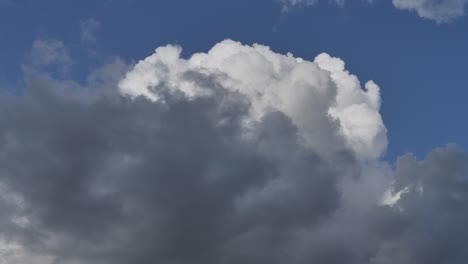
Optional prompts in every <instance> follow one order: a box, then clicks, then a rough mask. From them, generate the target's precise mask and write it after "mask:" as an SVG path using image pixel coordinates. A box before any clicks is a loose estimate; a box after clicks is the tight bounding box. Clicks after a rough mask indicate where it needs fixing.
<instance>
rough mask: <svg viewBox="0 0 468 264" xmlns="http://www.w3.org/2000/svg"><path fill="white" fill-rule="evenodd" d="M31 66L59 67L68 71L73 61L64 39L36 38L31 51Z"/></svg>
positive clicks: (63, 70)
mask: <svg viewBox="0 0 468 264" xmlns="http://www.w3.org/2000/svg"><path fill="white" fill-rule="evenodd" d="M30 60H31V66H33V67H35V68H42V67H52V66H55V67H58V69H59V70H60V71H62V72H66V71H67V70H68V68H69V66H70V64H71V63H72V62H73V60H72V59H71V57H70V56H69V55H68V51H67V50H66V48H65V45H64V44H63V42H62V41H60V40H56V39H36V40H35V41H34V42H33V45H32V49H31V53H30Z"/></svg>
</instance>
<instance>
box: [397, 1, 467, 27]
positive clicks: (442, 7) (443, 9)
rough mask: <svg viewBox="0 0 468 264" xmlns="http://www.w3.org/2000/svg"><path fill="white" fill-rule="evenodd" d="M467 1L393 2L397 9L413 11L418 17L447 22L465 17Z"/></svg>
mask: <svg viewBox="0 0 468 264" xmlns="http://www.w3.org/2000/svg"><path fill="white" fill-rule="evenodd" d="M466 4H468V1H467V0H442V1H440V0H422V1H421V0H393V5H394V6H395V7H396V8H398V9H405V10H412V11H415V12H416V13H417V14H418V15H419V16H420V17H423V18H429V19H433V20H436V21H437V22H448V21H451V20H453V19H454V18H457V17H460V16H463V15H465V6H466Z"/></svg>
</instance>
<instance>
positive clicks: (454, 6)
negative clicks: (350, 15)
mask: <svg viewBox="0 0 468 264" xmlns="http://www.w3.org/2000/svg"><path fill="white" fill-rule="evenodd" d="M278 1H280V2H281V3H283V10H284V11H287V10H289V9H290V8H292V7H300V6H311V5H315V4H316V3H317V2H318V1H319V0H278ZM365 1H367V2H375V1H378V0H365ZM333 2H336V3H337V4H338V5H343V4H344V3H345V2H346V1H345V0H334V1H333ZM392 3H393V5H394V6H395V7H396V8H398V9H403V10H410V11H415V12H416V13H417V14H418V15H419V16H420V17H423V18H428V19H433V20H435V21H437V22H447V21H450V20H452V19H454V18H457V17H460V16H463V15H464V14H465V6H466V4H467V3H468V0H392Z"/></svg>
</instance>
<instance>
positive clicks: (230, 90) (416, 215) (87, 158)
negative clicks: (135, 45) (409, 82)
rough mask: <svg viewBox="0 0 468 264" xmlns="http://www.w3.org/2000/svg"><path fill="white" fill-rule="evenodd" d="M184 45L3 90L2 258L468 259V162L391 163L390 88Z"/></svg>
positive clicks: (322, 65)
mask: <svg viewBox="0 0 468 264" xmlns="http://www.w3.org/2000/svg"><path fill="white" fill-rule="evenodd" d="M180 52H181V48H180V47H177V46H170V45H169V46H165V47H160V48H158V49H157V50H156V51H155V53H154V54H153V55H151V56H149V57H147V58H146V59H144V60H142V61H140V62H138V63H137V64H135V65H134V66H132V67H131V68H130V70H129V71H127V70H126V69H127V68H128V67H129V66H128V65H127V64H126V63H125V62H123V61H121V60H119V59H115V60H112V61H109V62H108V64H106V65H104V66H103V67H101V68H99V69H96V70H95V71H94V72H93V73H91V74H90V76H89V78H88V83H86V84H79V83H76V82H74V81H72V80H66V81H64V80H55V79H54V78H52V77H50V76H48V75H47V74H40V75H35V74H34V73H31V74H29V75H27V76H26V86H27V89H26V93H25V95H24V96H23V97H19V98H11V97H8V98H7V97H5V96H2V97H0V100H1V102H0V112H1V113H2V114H1V115H0V128H1V129H0V182H1V183H2V185H1V188H2V189H1V194H2V196H1V198H0V213H1V214H2V219H1V220H0V249H2V248H3V249H5V252H8V254H2V255H0V258H3V259H2V260H3V261H4V262H8V263H14V262H13V260H14V259H15V258H16V259H20V262H21V261H22V262H23V263H26V262H27V263H35V262H32V261H29V260H34V261H36V263H40V264H51V263H54V264H57V263H58V264H60V263H72V264H74V263H77V264H97V263H99V264H111V263H112V264H120V263H122V264H124V263H141V264H146V263H155V262H156V263H177V264H179V263H180V264H182V263H187V264H195V263H204V264H210V263H213V264H217V263H226V264H230V263H260V264H262V263H296V264H302V263H304V264H305V263H340V264H343V263H345V264H354V263H356V264H357V263H369V264H371V263H372V264H387V263H395V262H396V263H403V264H405V263H410V262H409V261H411V263H412V264H413V263H414V264H419V263H421V264H422V263H428V260H427V259H426V258H425V257H424V255H423V254H422V253H423V249H424V248H425V247H429V248H433V249H436V248H437V246H442V247H439V249H440V250H438V251H437V250H433V251H432V252H430V253H431V254H433V255H432V256H433V257H434V259H433V260H434V261H436V260H437V262H436V263H444V262H450V261H452V260H453V261H452V262H451V263H461V260H466V256H465V255H463V254H465V251H464V248H463V245H465V244H466V241H465V240H466V239H465V237H467V236H466V235H465V234H464V233H463V232H456V231H457V229H458V228H460V229H461V228H462V227H461V223H464V221H463V220H465V217H466V216H465V214H464V212H465V211H467V210H465V208H464V204H465V203H463V201H464V200H463V199H465V195H466V194H468V193H467V192H468V190H466V188H465V187H464V184H466V179H465V178H464V177H466V175H467V174H466V172H467V171H466V167H467V162H466V161H467V160H466V154H465V153H464V152H463V151H461V150H459V149H457V148H456V147H454V146H448V147H447V148H443V149H438V150H435V151H434V152H433V153H432V154H430V155H429V156H428V158H427V159H426V160H425V161H423V162H417V161H415V160H414V158H411V156H404V157H402V158H401V159H400V160H399V161H398V163H397V166H396V169H395V170H393V169H392V168H391V166H389V165H388V164H386V163H385V162H382V161H380V156H381V154H382V153H383V152H384V151H385V147H386V143H387V140H386V135H385V126H384V125H383V122H382V120H381V118H380V115H379V107H380V95H379V88H378V86H377V85H376V84H375V83H373V82H368V83H367V84H366V85H365V86H364V87H363V88H362V87H361V85H360V83H359V80H358V78H357V77H356V76H354V75H352V74H350V73H349V72H348V71H346V70H345V64H344V62H343V61H342V60H340V59H338V58H333V57H331V56H329V55H327V54H320V55H319V56H317V57H316V58H315V60H314V61H307V60H304V59H301V58H296V57H294V56H293V55H292V54H287V55H282V54H278V53H275V52H273V51H272V50H271V49H270V48H268V47H266V46H262V45H253V46H248V45H242V44H240V43H238V42H234V41H231V40H226V41H223V42H221V43H218V44H217V45H215V46H214V47H213V48H212V49H211V50H210V51H209V52H207V53H197V54H194V55H192V56H191V57H190V58H187V59H184V58H181V57H180ZM117 76H120V78H118V77H117ZM402 190H404V191H402ZM396 193H401V195H400V197H399V199H394V201H393V203H391V205H385V203H383V202H382V199H384V194H387V195H390V196H395V194H396ZM427 217H429V218H427ZM443 231H447V232H448V234H449V235H450V237H452V238H453V241H451V242H450V244H449V245H447V246H444V245H443V243H445V240H444V237H443V235H444V234H445V233H444V232H443ZM427 234H430V235H431V236H432V235H433V237H431V238H433V239H427ZM441 243H442V245H441ZM448 246H450V248H449V247H448ZM0 252H1V251H0ZM13 253H14V254H13ZM15 254H16V255H15ZM13 256H14V257H13ZM445 260H447V261H445ZM41 261H42V262H41ZM405 261H406V262H405ZM457 261H458V262H457ZM429 263H430V262H429Z"/></svg>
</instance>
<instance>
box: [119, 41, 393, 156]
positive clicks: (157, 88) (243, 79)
mask: <svg viewBox="0 0 468 264" xmlns="http://www.w3.org/2000/svg"><path fill="white" fill-rule="evenodd" d="M180 52H181V48H180V47H176V46H166V47H163V48H158V49H157V50H156V52H155V54H153V55H151V56H150V57H148V58H146V59H145V60H143V61H140V62H139V63H138V64H137V65H136V66H135V69H134V70H132V71H131V72H129V73H128V74H127V75H126V77H125V79H123V80H122V81H121V82H120V85H119V86H120V89H121V91H122V92H123V93H124V94H128V95H130V96H132V97H136V96H139V95H142V96H145V97H147V98H149V99H151V100H159V99H160V98H161V96H163V95H164V94H165V93H168V92H169V93H177V92H179V93H181V94H182V95H183V96H186V97H187V98H194V97H200V96H201V97H204V96H212V94H210V93H209V91H207V90H206V89H204V86H206V85H209V83H206V81H207V80H205V82H200V81H201V80H200V79H201V78H206V76H210V78H211V80H209V81H211V82H215V83H217V85H219V86H220V87H223V88H225V89H227V90H229V91H232V92H237V93H240V94H242V95H243V96H245V97H246V98H247V99H248V101H249V103H250V104H251V107H252V109H251V111H250V113H249V118H248V120H246V121H255V120H259V119H261V118H262V117H263V116H264V115H265V114H266V113H267V112H269V111H272V110H275V111H280V112H282V113H284V114H285V115H286V116H287V117H288V118H290V119H291V121H292V122H293V124H294V125H295V126H297V127H298V129H299V133H300V135H301V136H302V137H304V139H305V140H306V143H307V144H309V145H310V146H312V147H314V148H316V149H319V150H320V152H321V153H326V152H331V151H336V150H337V149H339V148H340V147H341V144H342V142H345V143H346V145H347V146H349V147H350V148H351V149H352V150H354V152H355V153H356V154H357V155H358V156H360V157H363V158H378V157H379V156H380V155H381V154H382V152H383V151H384V150H385V148H386V145H387V140H386V130H385V126H384V124H383V122H382V119H381V117H380V114H379V108H380V93H379V87H378V86H377V85H376V84H375V83H374V82H372V81H369V82H367V83H366V85H365V91H364V90H362V89H361V85H360V82H359V80H358V79H357V77H356V76H354V75H351V74H350V73H349V72H348V71H346V70H345V68H344V62H343V61H342V60H340V59H338V58H332V57H330V56H329V55H328V54H320V55H319V56H317V58H316V59H315V61H313V62H312V61H307V60H303V59H301V58H295V57H294V56H293V55H292V54H288V55H282V54H278V53H275V52H273V51H271V50H270V48H269V47H266V46H262V45H253V46H245V45H242V44H241V43H239V42H234V41H231V40H226V41H223V42H221V43H219V44H217V45H215V46H214V47H213V48H212V49H211V50H210V51H209V52H208V53H198V54H194V55H193V56H192V57H191V58H190V59H183V58H180ZM204 76H205V77H204ZM334 126H336V127H339V129H337V130H336V131H335V129H334V128H333V127H334ZM330 131H334V132H332V133H330ZM335 132H338V133H335Z"/></svg>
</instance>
